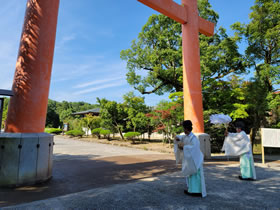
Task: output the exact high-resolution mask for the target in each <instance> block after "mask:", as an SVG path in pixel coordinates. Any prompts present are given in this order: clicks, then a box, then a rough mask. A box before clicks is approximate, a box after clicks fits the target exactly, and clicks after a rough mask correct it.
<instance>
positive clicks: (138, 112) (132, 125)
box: [123, 92, 148, 133]
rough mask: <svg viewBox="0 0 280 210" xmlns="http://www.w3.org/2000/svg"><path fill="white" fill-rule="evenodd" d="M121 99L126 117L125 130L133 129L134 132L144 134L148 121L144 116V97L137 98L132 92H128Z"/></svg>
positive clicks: (145, 110)
mask: <svg viewBox="0 0 280 210" xmlns="http://www.w3.org/2000/svg"><path fill="white" fill-rule="evenodd" d="M123 99H124V103H123V105H124V109H125V112H126V113H127V115H128V120H127V123H126V125H127V128H128V129H133V131H134V132H135V131H138V132H141V133H144V132H145V131H147V124H148V119H147V117H146V115H145V114H146V113H147V112H148V107H147V106H146V104H145V101H144V97H138V96H135V95H134V93H133V92H129V93H127V94H125V95H124V96H123Z"/></svg>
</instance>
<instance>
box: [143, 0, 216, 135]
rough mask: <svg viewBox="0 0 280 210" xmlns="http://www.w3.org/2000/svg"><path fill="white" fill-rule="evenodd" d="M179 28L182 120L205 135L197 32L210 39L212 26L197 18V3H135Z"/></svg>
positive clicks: (192, 0) (150, 0)
mask: <svg viewBox="0 0 280 210" xmlns="http://www.w3.org/2000/svg"><path fill="white" fill-rule="evenodd" d="M138 1H139V2H142V3H143V4H145V5H147V6H149V7H151V8H153V9H155V10H157V11H158V12H161V13H162V14H164V15H166V16H168V17H170V18H171V19H173V20H175V21H177V22H179V23H181V24H182V41H183V42H182V45H183V89H184V119H185V120H186V119H189V120H191V121H192V122H193V125H194V129H193V131H194V132H196V133H203V132H204V123H203V106H202V88H201V77H200V51H199V37H198V34H199V33H198V32H200V33H202V34H204V35H206V36H212V35H213V33H214V23H212V22H209V21H207V20H204V19H203V18H201V17H199V16H198V8H197V0H182V6H181V5H179V4H177V3H175V2H174V1H173V0H138Z"/></svg>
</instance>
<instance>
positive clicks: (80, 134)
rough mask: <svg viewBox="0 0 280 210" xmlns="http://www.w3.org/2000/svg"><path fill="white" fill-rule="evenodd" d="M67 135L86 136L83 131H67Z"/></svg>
mask: <svg viewBox="0 0 280 210" xmlns="http://www.w3.org/2000/svg"><path fill="white" fill-rule="evenodd" d="M65 134H66V135H69V136H75V137H77V136H79V137H82V136H83V135H84V134H85V132H84V131H81V130H70V131H67V132H66V133H65Z"/></svg>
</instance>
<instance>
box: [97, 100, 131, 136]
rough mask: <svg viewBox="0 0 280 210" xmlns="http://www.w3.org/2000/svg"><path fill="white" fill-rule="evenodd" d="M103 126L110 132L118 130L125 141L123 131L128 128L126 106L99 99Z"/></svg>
mask: <svg viewBox="0 0 280 210" xmlns="http://www.w3.org/2000/svg"><path fill="white" fill-rule="evenodd" d="M97 101H98V103H99V105H100V117H101V119H102V122H101V125H102V126H104V127H105V128H108V129H109V130H117V131H118V133H119V134H120V136H121V138H122V139H124V137H123V134H122V130H123V128H125V127H126V119H127V114H126V112H125V110H124V105H123V104H120V103H117V102H115V101H109V100H106V99H99V98H97Z"/></svg>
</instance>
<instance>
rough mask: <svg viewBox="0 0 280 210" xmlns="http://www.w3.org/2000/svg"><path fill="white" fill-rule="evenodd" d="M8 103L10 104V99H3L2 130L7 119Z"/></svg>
mask: <svg viewBox="0 0 280 210" xmlns="http://www.w3.org/2000/svg"><path fill="white" fill-rule="evenodd" d="M9 102H10V99H9V98H6V97H5V99H4V106H3V116H2V128H4V126H5V121H6V119H7V114H8V106H9ZM0 129H1V128H0Z"/></svg>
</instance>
